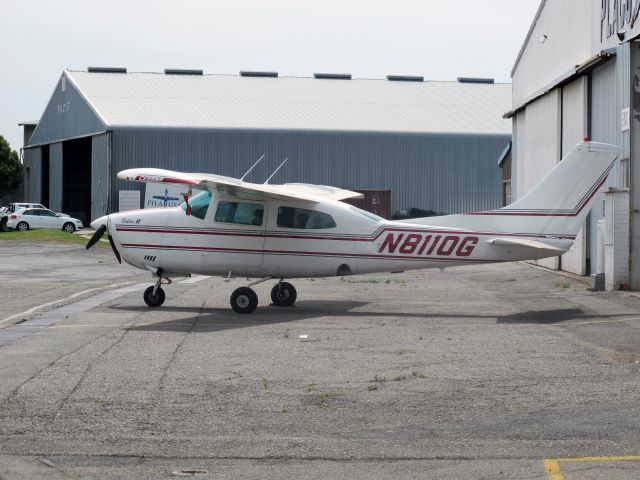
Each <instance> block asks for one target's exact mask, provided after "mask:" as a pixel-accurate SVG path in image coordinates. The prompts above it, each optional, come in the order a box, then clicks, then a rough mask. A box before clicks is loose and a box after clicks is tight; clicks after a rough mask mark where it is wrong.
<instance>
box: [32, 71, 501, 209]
mask: <svg viewBox="0 0 640 480" xmlns="http://www.w3.org/2000/svg"><path fill="white" fill-rule="evenodd" d="M510 100H511V87H510V85H509V84H495V83H493V81H492V80H487V79H472V78H470V79H464V78H461V79H458V81H456V82H435V81H424V79H423V78H422V77H405V76H389V77H387V79H386V80H370V79H352V78H351V76H350V75H345V74H315V75H314V77H313V78H299V77H279V76H278V74H277V73H275V72H241V73H240V75H209V74H207V75H204V74H203V72H202V71H199V70H165V72H164V73H131V72H130V73H127V71H126V69H119V68H89V69H88V70H87V71H71V70H65V71H64V72H63V73H62V75H61V77H60V79H59V81H58V83H57V85H56V86H55V89H54V91H53V94H52V96H51V99H50V101H49V103H48V104H47V106H46V108H45V110H44V113H43V115H42V117H41V119H40V120H39V122H37V126H36V127H35V130H34V131H33V134H31V136H30V138H29V140H28V143H27V144H26V145H25V155H24V159H25V167H26V176H27V178H26V187H27V192H26V193H25V195H26V196H27V197H28V198H29V199H30V200H31V201H37V202H41V203H44V204H45V205H47V206H49V207H50V208H52V209H53V210H56V211H63V212H65V213H69V214H71V215H75V216H77V217H78V218H81V219H82V220H84V221H88V220H89V218H97V217H99V216H101V215H103V214H104V213H106V212H107V210H109V211H117V210H118V209H119V204H118V203H119V202H118V199H119V192H120V191H121V190H135V189H142V188H144V185H138V184H133V183H131V182H122V181H119V180H117V178H116V175H117V173H118V172H119V171H120V170H124V169H127V168H133V167H158V168H166V169H171V170H178V171H184V172H205V173H216V174H221V175H227V176H232V177H240V176H242V175H243V173H244V172H245V171H246V170H247V169H248V168H249V166H250V165H251V164H252V163H253V162H254V161H255V160H257V159H258V158H259V157H260V156H261V155H262V154H265V160H264V161H262V162H261V163H260V164H259V165H258V166H257V167H256V168H255V169H254V170H253V171H252V172H251V174H250V175H249V176H248V177H247V178H246V180H247V181H253V182H263V181H264V180H265V179H266V178H267V177H268V176H269V174H270V173H271V172H272V171H273V170H274V169H275V168H276V167H277V166H278V165H279V164H280V162H281V161H282V160H283V159H284V158H287V157H288V159H289V160H288V163H287V164H286V165H285V166H284V167H283V168H282V169H281V170H280V171H279V172H278V173H277V175H276V176H275V177H274V178H273V180H272V181H271V183H285V182H306V183H316V184H326V185H334V186H339V187H343V188H350V189H377V190H390V191H391V211H392V212H395V211H397V210H406V209H410V208H412V207H414V208H420V209H424V210H434V211H436V212H443V213H456V212H462V211H468V210H480V209H490V208H494V207H497V206H499V204H500V199H501V185H502V182H501V172H500V169H499V168H498V158H499V157H500V154H501V152H503V151H504V148H505V145H507V144H508V143H509V141H510V140H511V122H510V121H509V120H505V119H503V118H502V113H503V112H504V111H505V110H507V109H508V108H509V106H510V104H511V101H510ZM29 128H33V126H30V127H29Z"/></svg>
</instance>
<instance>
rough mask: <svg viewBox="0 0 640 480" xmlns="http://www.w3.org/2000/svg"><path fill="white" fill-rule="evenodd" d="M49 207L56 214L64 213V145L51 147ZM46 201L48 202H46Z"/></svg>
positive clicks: (53, 144)
mask: <svg viewBox="0 0 640 480" xmlns="http://www.w3.org/2000/svg"><path fill="white" fill-rule="evenodd" d="M48 180H49V205H47V207H49V208H50V209H51V210H53V211H54V212H61V211H62V188H63V185H62V143H52V144H51V145H50V146H49V179H48ZM45 201H46V200H45Z"/></svg>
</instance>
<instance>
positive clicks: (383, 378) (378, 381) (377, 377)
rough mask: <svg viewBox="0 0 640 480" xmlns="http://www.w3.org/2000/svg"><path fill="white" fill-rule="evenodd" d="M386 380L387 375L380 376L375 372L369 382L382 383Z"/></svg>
mask: <svg viewBox="0 0 640 480" xmlns="http://www.w3.org/2000/svg"><path fill="white" fill-rule="evenodd" d="M386 381H387V377H380V376H378V374H377V373H376V374H375V375H374V376H373V380H369V383H384V382H386Z"/></svg>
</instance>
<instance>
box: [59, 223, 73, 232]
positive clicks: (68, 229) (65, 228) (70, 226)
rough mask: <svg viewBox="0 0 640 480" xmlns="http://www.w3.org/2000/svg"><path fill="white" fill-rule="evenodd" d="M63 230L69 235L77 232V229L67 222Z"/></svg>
mask: <svg viewBox="0 0 640 480" xmlns="http://www.w3.org/2000/svg"><path fill="white" fill-rule="evenodd" d="M62 230H64V231H65V232H67V233H73V232H75V231H76V227H75V225H74V224H73V223H71V222H67V223H65V224H64V225H63V226H62Z"/></svg>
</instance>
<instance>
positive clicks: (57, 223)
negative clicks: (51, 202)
mask: <svg viewBox="0 0 640 480" xmlns="http://www.w3.org/2000/svg"><path fill="white" fill-rule="evenodd" d="M7 226H8V227H9V228H13V229H14V230H20V231H22V232H24V231H26V230H29V229H30V228H57V229H62V230H64V231H65V232H69V233H73V232H75V231H76V230H77V229H79V228H82V221H80V220H78V219H77V218H71V217H69V216H68V215H63V214H60V213H55V212H52V211H51V210H48V209H46V208H22V209H20V210H18V211H16V212H14V213H12V214H10V215H9V219H8V220H7Z"/></svg>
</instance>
